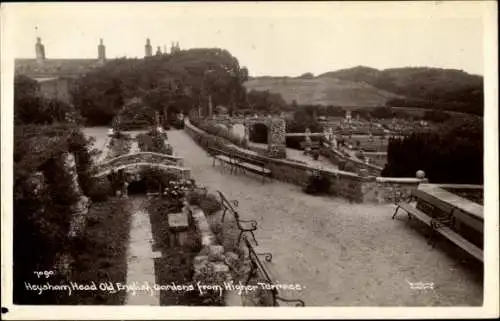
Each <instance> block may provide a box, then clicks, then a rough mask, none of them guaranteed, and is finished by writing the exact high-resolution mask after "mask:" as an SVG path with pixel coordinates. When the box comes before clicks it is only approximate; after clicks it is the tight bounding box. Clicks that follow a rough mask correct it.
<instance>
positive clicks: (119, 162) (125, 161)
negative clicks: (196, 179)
mask: <svg viewBox="0 0 500 321" xmlns="http://www.w3.org/2000/svg"><path fill="white" fill-rule="evenodd" d="M134 163H157V164H162V165H173V166H182V165H183V162H182V158H179V157H174V156H171V155H167V154H160V153H153V152H140V153H134V154H127V155H122V156H118V157H116V158H112V159H110V160H107V161H106V162H103V163H101V164H99V165H98V169H97V171H98V172H103V171H107V170H110V169H112V168H117V167H120V166H123V165H129V164H134Z"/></svg>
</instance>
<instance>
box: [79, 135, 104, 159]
mask: <svg viewBox="0 0 500 321" xmlns="http://www.w3.org/2000/svg"><path fill="white" fill-rule="evenodd" d="M108 130H109V128H108V127H84V128H82V131H83V133H84V134H85V136H87V137H94V138H95V142H94V145H93V147H94V148H96V149H98V150H99V151H101V153H100V154H99V155H97V157H96V161H97V162H99V161H100V160H102V159H104V157H105V156H106V155H107V154H108V146H107V145H108Z"/></svg>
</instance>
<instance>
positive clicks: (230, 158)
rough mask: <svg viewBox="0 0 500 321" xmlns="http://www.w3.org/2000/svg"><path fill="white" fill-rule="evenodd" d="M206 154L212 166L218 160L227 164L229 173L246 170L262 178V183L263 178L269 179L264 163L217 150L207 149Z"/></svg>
mask: <svg viewBox="0 0 500 321" xmlns="http://www.w3.org/2000/svg"><path fill="white" fill-rule="evenodd" d="M208 153H209V154H210V155H211V156H212V157H213V163H212V166H215V160H219V161H220V162H221V164H224V163H225V164H228V165H229V166H230V170H231V173H233V172H235V171H236V170H237V169H241V170H246V171H249V172H252V173H255V174H259V175H261V176H262V181H264V180H265V178H266V177H267V178H270V177H271V170H270V169H268V168H267V163H266V162H265V161H261V160H258V159H256V158H254V157H249V156H245V155H242V154H241V153H236V152H229V151H225V150H221V149H218V148H213V147H208Z"/></svg>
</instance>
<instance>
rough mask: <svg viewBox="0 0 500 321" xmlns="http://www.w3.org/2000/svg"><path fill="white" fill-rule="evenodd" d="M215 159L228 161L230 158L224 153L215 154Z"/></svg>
mask: <svg viewBox="0 0 500 321" xmlns="http://www.w3.org/2000/svg"><path fill="white" fill-rule="evenodd" d="M215 158H216V159H218V160H221V161H224V162H230V161H231V158H229V157H227V156H226V155H217V156H215Z"/></svg>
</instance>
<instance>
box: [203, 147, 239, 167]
mask: <svg viewBox="0 0 500 321" xmlns="http://www.w3.org/2000/svg"><path fill="white" fill-rule="evenodd" d="M208 153H209V154H210V156H211V157H212V159H213V161H212V166H215V161H216V160H219V162H220V164H221V165H224V164H228V165H230V166H232V163H233V159H232V158H231V154H230V153H229V152H226V151H224V150H222V149H218V148H214V147H208Z"/></svg>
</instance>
